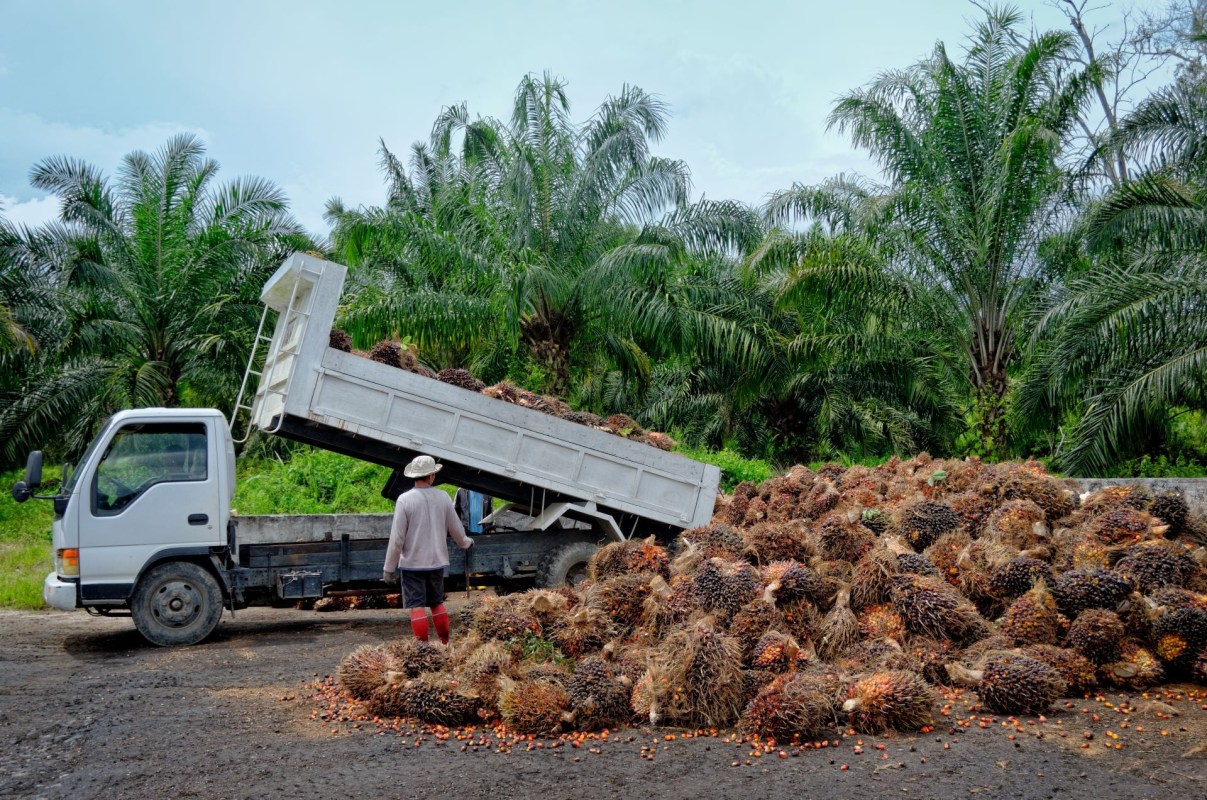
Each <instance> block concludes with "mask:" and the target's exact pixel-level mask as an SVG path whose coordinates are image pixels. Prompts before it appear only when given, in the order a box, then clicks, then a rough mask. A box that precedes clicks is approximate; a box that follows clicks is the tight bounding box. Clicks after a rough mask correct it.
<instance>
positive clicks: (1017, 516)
mask: <svg viewBox="0 0 1207 800" xmlns="http://www.w3.org/2000/svg"><path fill="white" fill-rule="evenodd" d="M1046 519H1047V517H1046V516H1045V515H1044V511H1043V509H1042V508H1040V507H1039V506H1038V505H1037V504H1036V503H1033V502H1032V501H1030V500H1010V501H1007V502H1005V503H1003V504H1002V505H1001V506H999V507H998V509H997V510H996V511H994V512H993V514H992V515H991V516H990V517H989V522H988V524H987V525H986V526H985V536H986V538H988V539H989V540H990V541H993V542H995V543H997V544H1000V545H1002V546H1004V547H1012V548H1015V549H1017V550H1025V549H1026V548H1028V547H1034V546H1035V545H1037V544H1039V543H1041V542H1043V541H1044V540H1045V538H1046V536H1047V527H1046V525H1045V521H1046Z"/></svg>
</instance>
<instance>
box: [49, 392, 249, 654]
mask: <svg viewBox="0 0 1207 800" xmlns="http://www.w3.org/2000/svg"><path fill="white" fill-rule="evenodd" d="M234 486H235V451H234V447H233V444H232V442H231V436H230V432H229V429H228V427H227V423H226V419H225V418H224V417H223V415H222V414H221V412H219V411H216V410H214V409H177V408H172V409H169V408H145V409H137V410H131V411H122V412H119V413H117V414H115V415H114V416H113V417H111V418H110V419H109V421H108V422H107V423H106V424H105V425H104V427H102V428H101V431H100V432H99V433H98V434H97V436H96V438H95V439H94V440H93V441H92V444H91V445H89V447H88V449H87V451H86V452H85V453H84V455H83V456H82V457H81V459H80V461H79V463H78V465H77V466H76V468H75V470H74V472H73V473H72V474H71V475H70V477H69V478H68V479H67V480H66V482H65V483H63V485H62V486H61V487H60V489H59V492H58V494H57V495H56V496H55V498H54V501H55V514H54V522H53V523H52V537H53V546H54V553H55V569H54V571H53V572H52V573H50V574H49V575H47V576H46V580H45V581H44V583H43V588H42V595H43V599H44V600H45V601H46V602H47V604H49V605H51V606H53V607H55V608H59V609H63V610H71V609H75V608H88V609H92V610H95V611H98V612H100V613H112V612H113V611H116V610H118V609H131V611H132V613H133V616H134V621H135V624H136V625H137V626H138V628H139V630H140V631H141V632H142V633H143V634H144V635H147V633H148V630H152V631H153V629H155V628H163V629H165V630H166V631H167V632H168V636H169V638H171V635H172V633H173V632H176V633H179V632H181V631H188V630H190V629H191V628H192V626H195V625H205V624H207V618H208V617H209V616H211V615H214V614H217V616H219V617H220V616H221V612H222V606H221V590H220V587H219V586H218V580H219V578H220V575H221V568H220V565H221V561H220V556H221V554H222V553H224V552H225V550H226V546H227V523H228V521H229V519H230V505H231V496H232V494H233V492H234ZM165 564H176V565H184V566H178V567H176V568H175V570H176V573H178V574H175V575H171V574H168V575H166V576H165V577H163V579H161V580H159V581H158V582H157V583H155V585H153V586H152V585H148V583H147V581H146V580H144V579H145V578H146V577H147V576H148V575H150V574H152V573H156V572H158V573H160V574H162V573H170V572H171V570H165V569H164V568H163V565H165ZM198 572H202V573H204V575H199V574H198ZM211 584H212V585H211ZM214 590H217V595H216V596H217V608H216V609H213V608H210V607H209V606H210V605H213V603H212V602H209V601H213V600H214V598H215V591H214ZM139 592H146V593H148V595H147V597H145V598H142V599H143V600H145V601H146V602H144V603H142V604H141V605H142V606H143V607H142V608H140V607H139V605H140V604H139V603H138V602H136V600H137V599H138V598H136V594H138V593H139ZM144 628H146V630H144ZM153 633H154V631H153ZM160 634H162V631H161V632H160ZM148 638H151V639H152V641H155V639H156V638H162V635H158V636H157V635H152V636H148Z"/></svg>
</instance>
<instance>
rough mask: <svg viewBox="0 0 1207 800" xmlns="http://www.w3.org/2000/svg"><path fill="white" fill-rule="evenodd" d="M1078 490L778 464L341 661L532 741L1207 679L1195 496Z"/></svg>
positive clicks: (356, 672) (1034, 478) (399, 700)
mask: <svg viewBox="0 0 1207 800" xmlns="http://www.w3.org/2000/svg"><path fill="white" fill-rule="evenodd" d="M508 391H511V392H513V393H514V394H515V398H516V399H517V400H518V399H519V398H521V397H523V395H521V394H520V392H519V390H517V389H514V387H512V388H511V389H508V388H507V387H506V386H504V387H502V388H501V389H500V392H502V393H507V392H508ZM526 402H530V403H536V402H539V401H537V400H532V399H529V400H527V401H526ZM613 424H614V427H615V426H617V425H619V426H620V427H621V430H623V429H624V427H625V426H627V424H628V423H627V421H625V420H618V419H614V420H613ZM1078 497H1079V495H1078V491H1077V487H1076V486H1075V485H1074V484H1071V483H1069V482H1065V481H1062V480H1060V479H1057V478H1054V477H1051V476H1048V475H1046V474H1045V473H1044V472H1043V471H1042V468H1041V467H1039V465H1037V464H1034V463H1027V464H996V465H994V464H983V463H981V462H977V461H975V460H969V461H966V462H965V461H939V460H934V459H930V458H929V457H918V458H915V459H908V460H905V461H902V460H899V459H894V460H891V461H890V462H888V463H886V464H884V465H881V466H880V467H871V468H869V467H852V468H850V469H846V468H843V467H841V466H838V465H827V466H825V467H822V468H819V469H818V470H816V471H814V470H809V469H805V468H795V467H794V468H793V469H792V470H791V471H790V472H789V473H787V474H785V475H781V476H778V477H777V478H776V479H774V480H771V481H767V482H765V483H763V484H762V485H756V484H754V483H745V484H740V485H739V487H738V489H736V490H735V494H734V495H733V497H731V498H729V499H728V500H727V501H726V500H722V501H721V502H719V503H718V504H717V513H716V515H715V516H714V519H713V520H712V523H711V524H709V525H706V526H702V527H699V528H693V529H691V530H686V531H683V532H682V533H681V534H680V535H679V536H678V537H677V539H676V540H674V541H669V542H668V541H659V540H656V539H650V538H641V536H640V532H638V535H636V536H634V537H633V538H630V539H628V540H626V541H623V542H617V543H614V544H610V545H607V546H605V547H601V548H600V549H599V550H598V551H597V555H596V557H595V558H594V559H593V560H592V562H591V566H590V572H591V576H592V577H591V579H589V580H587V581H585V582H584V583H583V584H581V585H579V586H575V587H561V588H558V589H555V590H551V589H540V590H533V591H531V592H527V593H524V594H514V595H508V596H505V597H499V598H488V599H483V600H479V601H475V602H474V603H471V604H467V606H466V609H467V610H466V612H465V613H464V614H463V615H460V616H458V617H457V619H458V623H459V624H458V625H457V627H456V628H455V629H454V632H453V645H452V646H451V647H450V648H447V649H446V648H440V647H439V646H436V645H423V646H419V645H418V644H416V643H411V644H408V645H405V652H404V645H402V644H400V643H395V644H391V645H389V646H388V647H378V648H372V647H370V648H362V649H359V650H357V651H355V652H353V653H352V654H350V655H349V656H348V658H347V659H345V660H344V662H343V663H342V664H341V665H340V670H339V679H340V683H341V686H343V687H344V689H345V691H346V692H347V693H348V695H349V696H351V697H355V698H358V700H359V701H360V702H363V703H365V705H366V708H368V709H371V710H373V712H374V713H385V712H387V711H388V712H389V713H390V714H392V715H394V716H398V715H405V714H411V715H414V716H415V717H417V718H418V717H421V716H422V717H423V718H426V719H429V720H443V721H446V722H447V721H451V720H453V719H455V718H459V717H461V716H464V714H465V713H467V711H466V710H467V709H472V710H473V714H474V715H475V720H474V721H476V720H485V721H489V722H491V723H498V724H502V725H504V726H506V727H508V728H510V729H512V730H514V731H515V732H517V733H525V734H533V735H549V734H554V733H560V732H565V731H574V730H579V731H586V730H598V729H601V728H613V727H616V726H618V725H626V724H630V723H631V722H632V721H634V720H640V721H642V722H643V723H653V724H656V725H672V726H675V725H689V726H694V727H699V726H708V727H714V726H715V727H724V726H729V725H735V724H736V725H737V726H738V727H739V728H740V729H741V731H742V732H743V733H746V734H749V735H758V736H760V737H770V738H773V739H775V740H777V741H791V740H792V739H793V738H801V739H806V738H816V737H821V736H826V735H827V733H828V732H830V731H836V732H841V731H844V730H845V729H846V728H847V727H855V728H856V729H858V730H860V731H884V730H916V729H917V728H918V727H919V726H920V725H923V724H925V723H926V722H927V721H929V720H931V719H934V718H935V717H934V716H933V715H934V714H937V713H938V712H937V709H936V708H935V707H934V702H935V691H936V688H937V687H939V686H948V687H950V686H967V687H970V690H971V689H975V692H976V693H977V695H978V696H979V699H980V702H981V703H982V704H983V705H984V707H985V709H986V711H987V712H990V713H996V714H1041V713H1049V712H1050V709H1051V708H1052V706H1053V704H1054V703H1055V701H1056V700H1057V699H1058V698H1060V697H1061V696H1062V695H1072V696H1080V695H1083V694H1084V693H1086V692H1091V691H1094V690H1095V688H1096V687H1097V686H1099V685H1101V686H1110V687H1119V688H1122V689H1125V690H1137V691H1146V690H1148V689H1150V688H1151V687H1153V686H1157V685H1160V684H1161V683H1162V682H1164V681H1166V680H1196V681H1200V682H1202V681H1204V679H1205V677H1207V676H1205V675H1204V671H1205V669H1207V666H1205V664H1207V595H1205V594H1204V593H1203V590H1204V589H1205V588H1207V570H1205V569H1204V558H1203V555H1202V551H1201V550H1199V549H1198V548H1201V547H1202V546H1203V543H1202V541H1199V540H1196V539H1195V538H1194V537H1195V536H1197V535H1198V534H1196V533H1194V531H1195V530H1197V528H1196V527H1195V526H1196V525H1198V524H1199V523H1198V522H1196V519H1197V517H1196V515H1195V513H1193V512H1190V513H1189V515H1188V516H1187V518H1186V521H1185V522H1184V524H1183V528H1184V530H1183V531H1182V532H1178V530H1177V528H1176V526H1175V525H1174V524H1173V523H1172V522H1171V521H1170V520H1167V519H1166V518H1165V517H1163V516H1161V514H1159V513H1157V510H1158V509H1159V510H1160V511H1161V513H1163V514H1165V515H1167V516H1169V517H1172V518H1174V519H1176V518H1177V517H1178V509H1179V507H1180V506H1179V503H1178V500H1177V498H1172V497H1165V498H1163V499H1161V498H1162V497H1163V496H1162V495H1154V494H1153V493H1152V492H1148V491H1145V490H1142V489H1140V488H1137V487H1122V488H1120V487H1112V488H1110V489H1105V490H1102V491H1100V492H1095V493H1092V494H1089V495H1088V496H1086V497H1085V499H1084V506H1081V507H1079V506H1078ZM1158 499H1161V502H1162V503H1164V504H1165V505H1164V506H1159V504H1158ZM869 510H872V511H874V512H875V513H874V514H871V515H869V514H866V513H865V512H866V511H869ZM871 517H874V518H875V519H877V520H879V521H880V522H883V523H884V524H883V525H880V524H876V525H870V524H868V521H869V518H871ZM1166 526H1168V528H1166ZM389 653H394V657H390V656H389ZM433 697H448V698H452V707H451V708H450V710H448V711H447V712H445V711H434V710H432V709H430V708H428V705H430V701H431V698H433ZM1057 708H1060V706H1059V705H1058V706H1057ZM1057 713H1059V712H1057ZM441 724H444V723H443V722H442V723H441Z"/></svg>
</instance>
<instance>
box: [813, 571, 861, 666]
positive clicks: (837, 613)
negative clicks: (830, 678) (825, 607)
mask: <svg viewBox="0 0 1207 800" xmlns="http://www.w3.org/2000/svg"><path fill="white" fill-rule="evenodd" d="M858 640H859V620H858V619H857V618H856V617H855V612H853V611H851V591H850V589H847V588H845V587H843V588H841V589H839V590H838V594H837V596H836V597H835V599H834V607H833V608H831V609H830V611H829V612H828V613H827V614H826V616H825V619H823V620H822V621H821V627H820V628H819V629H818V636H817V650H818V653H819V654H820V655H821V657H822V658H825V659H827V660H834V659H835V658H837V657H838V656H840V655H842V654H843V653H844V652H846V650H847V649H848V648H850V646H851V645H853V644H855V642H857V641H858Z"/></svg>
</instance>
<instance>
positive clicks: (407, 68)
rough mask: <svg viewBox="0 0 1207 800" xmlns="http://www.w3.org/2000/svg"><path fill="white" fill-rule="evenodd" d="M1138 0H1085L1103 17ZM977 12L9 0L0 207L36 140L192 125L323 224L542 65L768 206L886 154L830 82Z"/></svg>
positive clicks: (727, 193)
mask: <svg viewBox="0 0 1207 800" xmlns="http://www.w3.org/2000/svg"><path fill="white" fill-rule="evenodd" d="M1131 5H1132V7H1136V8H1140V9H1144V8H1155V7H1156V6H1157V5H1160V3H1156V2H1139V3H1133V4H1131ZM1015 6H1016V7H1017V8H1018V9H1019V10H1020V11H1022V12H1023V13H1025V14H1026V15H1028V16H1029V17H1030V18H1031V19H1032V21H1033V24H1034V25H1035V26H1036V27H1037V28H1039V29H1042V30H1048V29H1052V28H1058V27H1062V26H1064V25H1065V24H1066V23H1065V21H1064V19H1063V17H1062V16H1061V15H1060V13H1059V12H1057V11H1056V10H1054V9H1053V8H1052V7H1051V6H1050V5H1049V4H1048V3H1046V2H1043V1H1042V0H1022V2H1017V3H1016V4H1015ZM1125 7H1126V6H1125V5H1123V4H1120V3H1113V2H1111V0H1103V2H1102V8H1101V10H1099V11H1096V12H1094V13H1093V15H1092V16H1090V17H1089V18H1090V19H1091V20H1096V21H1097V23H1098V25H1099V27H1101V28H1103V29H1105V30H1104V33H1105V34H1106V35H1108V36H1109V35H1110V34H1111V33H1112V31H1114V30H1118V26H1119V24H1120V23H1119V19H1120V15H1121V14H1122V11H1123V9H1124V8H1125ZM980 18H981V13H980V12H979V11H978V10H977V9H976V8H975V7H974V6H972V5H971V4H970V3H969V2H967V0H927V2H908V0H845V2H838V3H835V2H815V1H814V0H797V2H784V1H783V0H781V2H764V0H745V1H744V2H738V1H737V0H731V1H730V2H714V1H713V0H699V1H698V2H685V1H676V0H645V2H640V1H638V2H628V0H613V1H612V2H606V1H601V0H595V2H579V1H578V0H561V2H545V1H544V0H531V1H530V2H508V1H507V0H461V1H460V2H456V3H439V2H431V0H428V2H422V3H416V2H403V1H402V0H398V1H397V2H385V1H384V0H383V1H381V2H376V1H375V2H370V1H369V0H363V1H361V2H357V1H356V0H344V1H343V2H339V3H336V2H310V1H309V0H290V1H289V2H279V1H278V0H259V1H257V0H239V1H236V2H230V1H228V0H193V1H192V2H178V1H177V0H126V1H125V2H118V1H117V0H0V205H2V206H3V209H2V210H0V213H3V214H5V215H6V216H8V218H9V219H10V220H14V221H17V222H24V223H28V224H37V223H40V222H43V221H46V220H48V219H51V218H53V217H54V216H55V215H56V214H57V211H58V204H57V201H56V200H55V199H54V198H53V197H47V196H46V195H45V194H44V193H42V192H39V191H37V190H35V189H33V188H32V187H31V186H30V185H29V172H30V169H31V167H33V165H34V164H36V163H37V162H38V161H40V160H42V159H44V158H47V157H49V156H56V155H63V156H71V157H75V158H81V159H84V160H86V161H88V162H90V163H92V164H95V165H96V166H98V167H100V168H101V169H102V170H103V171H104V172H105V173H106V174H109V175H112V174H114V173H115V171H116V169H117V167H118V165H119V164H120V163H121V159H122V157H123V156H124V155H125V154H127V153H129V152H131V151H134V150H139V149H141V150H147V151H154V150H155V149H157V148H159V147H160V146H162V144H163V143H164V142H165V141H166V140H167V139H168V138H169V137H170V136H171V135H173V134H174V133H177V132H181V131H191V132H194V133H196V134H198V135H199V136H201V137H202V139H203V140H204V141H205V142H206V145H207V148H208V154H209V156H210V157H212V158H214V159H216V160H217V161H218V162H219V163H220V164H221V165H222V172H221V173H220V178H224V179H231V178H235V177H238V176H244V175H255V176H260V177H264V178H268V179H269V180H272V181H274V182H275V183H276V184H277V185H279V186H280V187H282V189H283V190H284V191H285V193H286V194H287V195H288V197H289V198H290V201H291V207H292V210H293V212H294V214H295V216H296V217H297V218H298V219H299V220H300V221H301V222H302V223H303V224H304V225H305V226H306V227H307V229H308V230H310V231H311V232H312V233H315V234H318V235H325V234H326V233H327V230H328V226H327V225H326V223H325V222H324V221H323V218H322V213H323V207H324V205H325V204H326V202H327V200H328V199H330V198H332V197H339V198H341V199H342V200H343V201H344V203H345V205H347V206H351V207H355V206H360V205H376V204H379V203H381V202H382V200H383V199H384V184H383V181H382V177H381V174H380V173H379V171H378V167H377V148H378V140H379V139H383V140H384V141H385V142H386V144H387V145H388V146H389V147H390V149H391V150H393V151H394V152H396V153H400V154H405V153H406V151H407V150H408V148H409V147H410V145H411V143H413V142H415V141H418V140H425V139H426V138H427V137H428V134H429V132H430V130H431V126H432V122H433V121H434V120H435V118H436V116H437V115H438V114H439V112H440V110H441V108H442V107H445V106H448V105H454V104H458V103H461V102H465V103H467V105H468V108H469V111H470V113H471V115H475V116H476V115H481V116H494V117H499V118H505V117H506V116H507V115H508V113H509V111H510V106H511V100H512V97H513V94H514V92H515V88H516V85H517V84H518V83H519V81H520V78H521V77H522V76H523V75H525V74H527V73H530V72H536V73H540V72H544V71H546V70H549V71H551V72H553V73H554V74H556V75H558V76H560V77H562V78H563V79H565V80H566V81H567V82H568V94H569V99H570V102H571V111H572V114H573V116H574V118H575V119H577V120H584V119H586V118H588V117H589V116H590V115H591V114H592V113H593V112H594V111H595V109H596V108H597V107H598V106H599V104H600V103H601V102H602V101H603V100H604V98H606V97H607V96H608V95H609V94H613V93H617V92H619V91H620V89H621V88H622V87H623V86H624V85H625V84H626V83H627V84H635V85H637V86H640V87H641V88H643V89H645V90H646V91H647V92H650V93H652V94H655V95H657V96H659V97H660V98H661V99H662V100H663V101H665V102H666V103H667V104H668V105H669V107H670V112H671V120H670V124H669V130H668V133H667V136H666V137H665V138H664V139H663V141H662V142H661V143H659V144H658V145H657V146H656V148H655V151H656V153H657V154H658V155H662V156H666V157H671V158H678V159H682V160H684V161H686V162H687V164H688V166H689V167H690V168H691V171H692V181H693V187H694V197H696V198H698V197H700V196H704V195H707V196H708V197H709V198H712V199H715V200H721V199H737V200H741V201H744V202H748V203H752V204H758V203H760V202H762V201H763V199H764V198H765V197H766V196H767V194H768V193H770V192H773V191H775V190H777V189H785V188H788V187H790V186H791V185H792V184H793V183H794V182H801V183H806V184H808V183H816V182H818V181H821V180H823V179H825V178H827V177H830V176H832V175H835V174H837V173H840V172H852V171H855V172H863V173H865V174H874V172H875V170H874V165H873V164H871V163H870V162H869V161H868V160H867V159H866V157H865V156H864V155H863V154H862V153H860V152H858V151H856V150H854V149H853V148H852V147H851V146H850V144H849V143H848V142H847V140H846V139H845V138H843V137H842V136H841V135H839V134H838V133H835V132H827V131H826V117H827V115H828V114H829V112H830V110H831V108H832V107H833V104H834V101H835V100H836V99H837V98H838V97H840V96H841V95H842V94H844V93H846V92H848V91H850V90H852V89H856V88H858V87H859V86H862V85H864V84H866V83H867V82H869V81H870V80H872V79H873V78H874V77H875V76H876V75H877V74H878V73H880V72H882V71H884V70H888V69H895V68H900V67H906V66H909V65H910V64H913V63H915V62H917V61H918V60H920V59H922V58H924V57H926V56H927V55H928V54H929V53H931V52H932V51H933V49H934V47H935V44H936V43H937V42H939V41H943V42H945V43H946V44H947V46H948V49H949V50H959V49H960V48H961V47H962V45H963V43H964V41H965V40H966V37H967V36H968V34H969V32H970V30H971V28H972V25H973V24H974V23H975V21H976V20H978V19H980Z"/></svg>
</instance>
